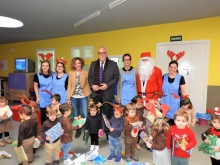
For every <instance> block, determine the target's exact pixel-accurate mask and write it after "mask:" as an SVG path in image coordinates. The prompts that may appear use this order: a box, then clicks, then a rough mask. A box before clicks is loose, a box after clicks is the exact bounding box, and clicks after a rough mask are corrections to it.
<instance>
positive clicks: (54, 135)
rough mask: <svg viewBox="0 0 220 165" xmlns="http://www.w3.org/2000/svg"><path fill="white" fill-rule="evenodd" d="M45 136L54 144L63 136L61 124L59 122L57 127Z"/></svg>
mask: <svg viewBox="0 0 220 165" xmlns="http://www.w3.org/2000/svg"><path fill="white" fill-rule="evenodd" d="M45 134H46V136H47V137H49V141H50V143H53V142H54V141H55V140H56V139H57V138H59V137H60V136H61V135H62V134H63V131H62V127H61V124H60V122H58V123H57V124H56V125H55V126H53V127H52V128H50V129H49V130H48V131H46V132H45Z"/></svg>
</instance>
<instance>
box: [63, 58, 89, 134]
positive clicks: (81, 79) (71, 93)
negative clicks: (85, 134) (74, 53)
mask: <svg viewBox="0 0 220 165" xmlns="http://www.w3.org/2000/svg"><path fill="white" fill-rule="evenodd" d="M83 66H84V60H83V59H82V58H79V57H75V58H73V59H72V61H71V64H70V69H71V71H70V72H69V80H68V87H67V102H68V103H71V104H72V107H73V111H74V117H75V118H77V117H78V116H79V115H80V114H81V115H82V118H86V117H87V108H88V96H89V95H90V94H91V90H90V86H89V82H88V71H86V70H83V69H82V68H83ZM80 111H81V113H80ZM80 135H81V129H78V130H77V132H76V135H75V138H79V137H80Z"/></svg>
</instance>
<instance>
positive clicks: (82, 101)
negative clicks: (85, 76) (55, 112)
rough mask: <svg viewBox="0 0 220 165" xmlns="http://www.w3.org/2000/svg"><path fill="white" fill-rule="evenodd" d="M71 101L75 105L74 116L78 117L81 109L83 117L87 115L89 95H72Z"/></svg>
mask: <svg viewBox="0 0 220 165" xmlns="http://www.w3.org/2000/svg"><path fill="white" fill-rule="evenodd" d="M71 103H72V106H73V111H74V117H77V116H79V115H80V110H81V115H82V118H86V117H87V114H88V113H87V109H88V97H83V98H74V97H71Z"/></svg>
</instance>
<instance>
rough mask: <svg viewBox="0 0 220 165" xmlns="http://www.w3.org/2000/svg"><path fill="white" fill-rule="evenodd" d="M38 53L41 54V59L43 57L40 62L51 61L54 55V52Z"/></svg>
mask: <svg viewBox="0 0 220 165" xmlns="http://www.w3.org/2000/svg"><path fill="white" fill-rule="evenodd" d="M38 55H39V56H40V57H41V59H42V60H40V62H43V61H48V62H50V57H52V56H53V54H52V53H47V54H46V55H44V54H43V53H39V54H38ZM45 57H46V59H45Z"/></svg>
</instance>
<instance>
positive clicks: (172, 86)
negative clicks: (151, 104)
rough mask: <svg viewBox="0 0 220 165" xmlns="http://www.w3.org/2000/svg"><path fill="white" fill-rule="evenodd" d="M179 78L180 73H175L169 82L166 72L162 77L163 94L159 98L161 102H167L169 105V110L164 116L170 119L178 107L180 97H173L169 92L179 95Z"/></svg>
mask: <svg viewBox="0 0 220 165" xmlns="http://www.w3.org/2000/svg"><path fill="white" fill-rule="evenodd" d="M180 78H181V75H180V74H177V75H176V77H175V79H174V82H173V83H169V82H168V74H165V75H164V77H163V85H162V91H163V95H165V96H163V97H162V98H161V104H167V105H169V106H170V110H169V111H168V112H167V114H166V117H168V118H170V119H173V118H174V114H175V112H176V111H177V110H178V109H179V108H180V98H174V96H173V95H172V94H171V93H174V94H176V95H177V96H179V86H180Z"/></svg>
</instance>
